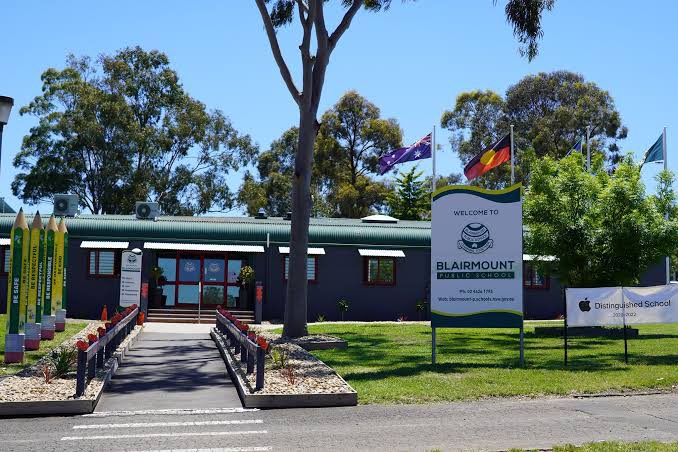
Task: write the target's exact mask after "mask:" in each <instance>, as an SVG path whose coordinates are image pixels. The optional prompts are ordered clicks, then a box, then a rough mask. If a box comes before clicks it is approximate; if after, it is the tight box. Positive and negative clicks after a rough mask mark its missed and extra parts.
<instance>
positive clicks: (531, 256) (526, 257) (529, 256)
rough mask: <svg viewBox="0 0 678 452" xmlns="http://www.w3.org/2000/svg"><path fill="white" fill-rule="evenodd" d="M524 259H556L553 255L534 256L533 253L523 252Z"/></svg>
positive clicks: (548, 260)
mask: <svg viewBox="0 0 678 452" xmlns="http://www.w3.org/2000/svg"><path fill="white" fill-rule="evenodd" d="M523 260H524V261H541V262H553V261H555V260H557V259H556V257H555V256H536V255H533V254H523Z"/></svg>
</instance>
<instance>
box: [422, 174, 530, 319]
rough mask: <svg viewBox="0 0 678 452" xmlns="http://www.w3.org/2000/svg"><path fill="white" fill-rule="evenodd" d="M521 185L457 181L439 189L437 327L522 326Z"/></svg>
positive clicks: (434, 227) (434, 272) (434, 273)
mask: <svg viewBox="0 0 678 452" xmlns="http://www.w3.org/2000/svg"><path fill="white" fill-rule="evenodd" d="M520 190H521V185H520V184H517V185H513V186H511V187H509V188H507V189H504V190H485V189H482V188H478V187H473V186H468V185H452V186H448V187H445V188H442V189H440V190H438V191H436V192H435V193H434V195H433V205H432V223H431V326H432V327H434V328H435V327H500V328H503V327H505V328H521V327H522V325H523V285H522V281H523V223H522V202H521V194H520Z"/></svg>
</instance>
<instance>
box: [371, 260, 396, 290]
mask: <svg viewBox="0 0 678 452" xmlns="http://www.w3.org/2000/svg"><path fill="white" fill-rule="evenodd" d="M363 281H364V282H365V283H366V284H374V285H382V286H394V285H395V282H396V276H395V258H394V257H366V258H365V265H364V273H363Z"/></svg>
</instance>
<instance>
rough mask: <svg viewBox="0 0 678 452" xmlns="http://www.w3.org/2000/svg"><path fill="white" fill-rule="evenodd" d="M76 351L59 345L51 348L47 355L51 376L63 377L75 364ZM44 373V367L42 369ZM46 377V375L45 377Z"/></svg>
mask: <svg viewBox="0 0 678 452" xmlns="http://www.w3.org/2000/svg"><path fill="white" fill-rule="evenodd" d="M76 357H77V355H76V351H75V349H72V348H66V347H61V348H58V349H56V350H52V351H51V352H50V353H49V354H48V355H47V366H49V367H50V371H51V378H50V380H51V379H52V378H63V377H65V376H66V375H67V374H68V373H69V372H70V371H71V370H73V367H74V366H75V360H76ZM43 374H44V369H43ZM45 378H46V377H45Z"/></svg>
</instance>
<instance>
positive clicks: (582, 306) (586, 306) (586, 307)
mask: <svg viewBox="0 0 678 452" xmlns="http://www.w3.org/2000/svg"><path fill="white" fill-rule="evenodd" d="M579 310H580V311H581V312H589V311H590V310H591V302H590V301H589V299H588V297H586V298H584V299H583V300H582V301H580V302H579Z"/></svg>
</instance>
